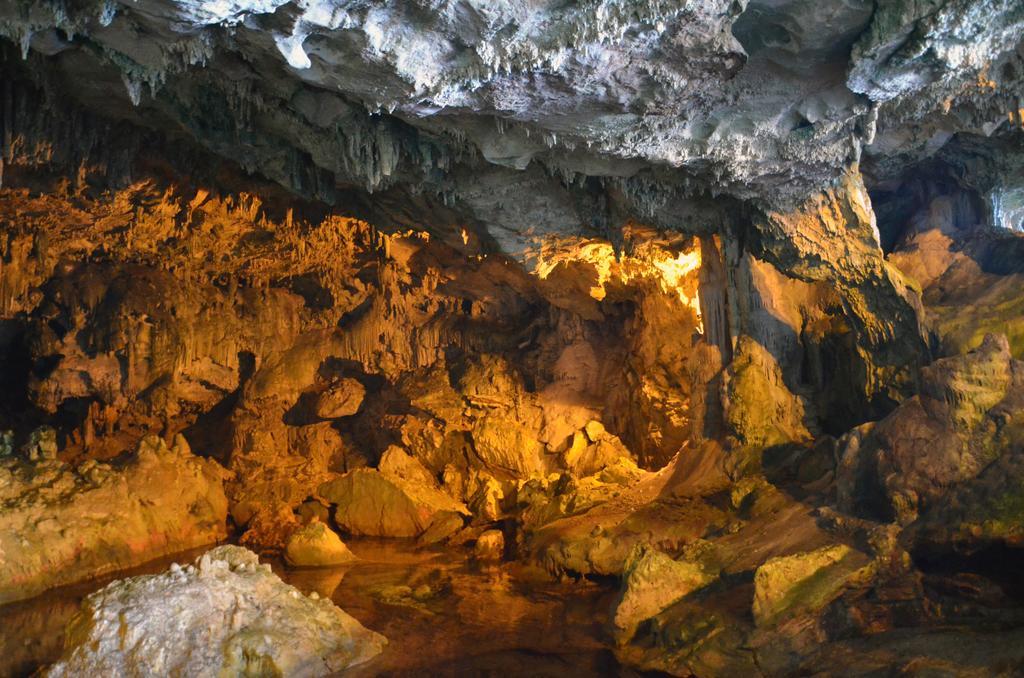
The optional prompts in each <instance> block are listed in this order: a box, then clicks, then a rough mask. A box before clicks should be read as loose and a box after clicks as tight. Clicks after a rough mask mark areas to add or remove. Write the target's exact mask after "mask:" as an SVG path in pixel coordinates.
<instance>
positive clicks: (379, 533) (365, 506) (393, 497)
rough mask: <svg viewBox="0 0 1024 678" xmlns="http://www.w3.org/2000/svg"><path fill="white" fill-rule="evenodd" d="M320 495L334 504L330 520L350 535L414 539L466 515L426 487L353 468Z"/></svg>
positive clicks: (454, 503)
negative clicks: (438, 522) (434, 526)
mask: <svg viewBox="0 0 1024 678" xmlns="http://www.w3.org/2000/svg"><path fill="white" fill-rule="evenodd" d="M319 494H320V496H321V497H322V498H323V499H325V500H326V501H328V502H330V503H331V504H334V505H335V511H334V521H335V523H337V525H338V527H340V528H341V529H343V530H344V531H346V532H348V533H349V534H354V535H365V536H371V537H418V536H420V535H421V534H423V533H424V532H426V531H427V529H428V528H430V527H431V525H432V524H433V523H434V522H435V520H442V519H443V520H445V521H448V522H450V519H451V518H450V514H452V513H455V514H460V515H465V516H468V515H469V511H467V510H466V507H465V506H464V505H463V504H461V503H459V502H457V501H455V500H454V499H452V498H451V497H450V496H448V495H447V494H445V493H444V492H442V491H441V490H439V489H437V488H436V487H432V486H430V485H425V484H421V483H417V482H416V481H412V480H408V479H406V478H402V477H400V476H397V475H387V474H384V473H382V472H381V471H379V470H376V469H356V470H355V471H350V472H349V473H346V474H345V475H343V476H341V477H340V478H337V479H335V480H332V481H330V482H327V483H324V484H323V485H321V486H320V489H319Z"/></svg>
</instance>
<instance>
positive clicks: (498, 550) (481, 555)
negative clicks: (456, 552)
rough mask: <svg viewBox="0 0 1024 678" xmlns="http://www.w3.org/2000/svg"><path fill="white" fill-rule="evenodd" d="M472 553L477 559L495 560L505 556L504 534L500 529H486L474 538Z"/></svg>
mask: <svg viewBox="0 0 1024 678" xmlns="http://www.w3.org/2000/svg"><path fill="white" fill-rule="evenodd" d="M473 555H474V556H476V558H477V560H483V561H496V560H501V559H503V558H504V557H505V535H504V534H502V532H501V530H487V531H485V532H484V533H483V534H481V535H480V536H479V537H477V539H476V546H474V547H473Z"/></svg>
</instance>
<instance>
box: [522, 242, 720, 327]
mask: <svg viewBox="0 0 1024 678" xmlns="http://www.w3.org/2000/svg"><path fill="white" fill-rule="evenodd" d="M574 264H590V265H591V266H593V268H594V271H595V272H596V279H595V280H594V284H593V285H592V286H591V287H590V296H591V297H593V298H594V299H596V300H597V301H603V300H604V299H605V298H606V297H607V296H608V287H609V285H610V284H613V283H619V284H623V285H628V284H631V283H634V282H642V281H644V280H650V281H652V282H654V283H656V284H657V285H658V287H659V288H660V289H661V291H662V292H664V293H665V294H670V295H674V296H676V297H678V299H679V301H680V303H682V304H683V305H684V306H688V307H689V308H691V309H693V311H694V313H695V314H696V316H697V327H698V330H699V331H700V332H703V331H704V328H703V323H702V322H701V312H700V299H699V297H698V294H697V287H698V276H697V273H698V271H699V270H700V265H701V254H700V243H699V242H698V241H696V240H694V241H692V242H691V243H689V244H688V245H687V246H686V247H684V248H683V249H681V250H678V251H677V248H675V247H667V246H665V245H664V244H663V243H661V242H655V241H646V242H642V243H640V244H638V245H635V246H634V247H633V248H632V250H631V252H629V253H628V254H626V253H622V254H621V255H620V256H619V257H618V258H616V256H615V250H614V248H613V247H612V245H611V243H609V242H606V241H603V240H582V241H577V242H575V243H569V244H567V243H566V242H565V241H564V240H563V241H557V242H555V241H551V242H547V243H545V244H544V245H542V246H541V248H540V252H539V253H538V254H537V256H536V265H535V267H534V273H535V274H536V275H537V276H538V277H540V278H541V279H542V280H544V279H547V278H548V277H549V276H550V275H551V274H552V273H553V272H554V271H555V269H557V268H558V267H559V266H566V267H569V266H572V265H574Z"/></svg>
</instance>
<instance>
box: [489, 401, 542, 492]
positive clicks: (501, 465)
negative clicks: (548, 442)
mask: <svg viewBox="0 0 1024 678" xmlns="http://www.w3.org/2000/svg"><path fill="white" fill-rule="evenodd" d="M473 449H474V450H476V455H477V457H478V458H479V459H480V462H481V463H482V464H483V465H484V467H485V468H486V469H488V470H489V471H492V472H497V473H504V474H510V475H512V476H514V477H517V478H528V477H530V475H531V474H533V473H537V472H539V471H541V470H542V469H543V460H542V458H543V453H544V446H543V445H542V444H541V443H540V442H539V441H538V440H537V435H536V433H535V432H534V431H533V430H531V429H530V428H528V427H526V426H524V425H523V424H522V423H521V422H520V421H518V420H516V419H514V418H511V417H509V418H505V417H503V416H501V415H498V414H490V415H487V416H485V417H483V418H481V419H480V420H479V421H478V422H477V424H476V426H475V427H474V429H473Z"/></svg>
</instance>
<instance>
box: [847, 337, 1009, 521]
mask: <svg viewBox="0 0 1024 678" xmlns="http://www.w3.org/2000/svg"><path fill="white" fill-rule="evenodd" d="M1022 375H1024V370H1022V368H1021V366H1020V363H1019V362H1018V361H1015V360H1013V359H1012V358H1011V356H1010V351H1009V346H1008V344H1007V341H1006V339H1005V338H1004V337H1000V336H996V335H990V336H988V337H987V338H986V340H985V342H984V343H983V344H982V346H981V347H979V348H978V349H977V350H975V351H972V352H970V353H968V354H966V355H963V356H956V357H951V358H943V359H941V360H938V361H936V362H935V363H934V364H932V365H931V366H929V367H928V368H926V369H925V370H923V373H922V386H921V393H920V395H919V396H916V397H914V398H911V399H909V400H907V401H905V402H904V403H903V404H901V405H900V406H899V407H898V408H897V409H896V410H894V411H893V412H892V414H890V415H889V416H888V417H886V418H885V419H883V420H882V421H880V422H878V423H877V424H874V425H873V426H865V427H862V428H860V429H857V430H855V431H853V432H851V433H850V434H847V436H845V437H844V438H843V440H842V441H841V445H840V448H841V450H842V452H841V454H842V457H841V464H840V468H839V474H838V478H837V480H838V491H839V497H840V508H841V509H843V510H846V511H850V512H854V513H859V514H861V515H865V516H871V517H880V518H894V519H896V520H898V521H899V522H900V523H902V524H909V523H911V522H913V521H914V520H915V519H916V518H917V517H918V516H919V514H920V513H921V512H922V511H926V510H928V509H929V508H930V507H932V506H938V505H940V504H941V502H942V499H941V498H942V497H943V495H944V493H946V491H947V489H949V488H952V487H956V486H958V485H959V484H962V483H968V482H971V481H972V479H974V478H975V477H976V476H978V474H979V473H981V472H982V470H983V469H985V468H986V467H987V466H989V465H990V464H991V463H992V462H993V461H995V460H996V459H998V458H999V457H1000V456H1001V455H1003V454H1005V453H1006V451H1007V448H1012V447H1013V446H1014V445H1015V444H1016V443H1015V440H1016V439H1017V437H1018V436H1017V434H1015V433H1014V431H1015V429H1016V427H1017V426H1018V425H1019V419H1020V418H1019V410H1018V405H1017V404H1018V403H1019V402H1020V399H1021V398H1022V397H1024V376H1022Z"/></svg>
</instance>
